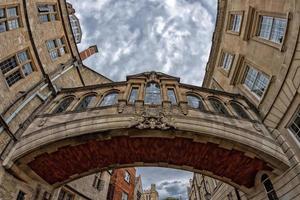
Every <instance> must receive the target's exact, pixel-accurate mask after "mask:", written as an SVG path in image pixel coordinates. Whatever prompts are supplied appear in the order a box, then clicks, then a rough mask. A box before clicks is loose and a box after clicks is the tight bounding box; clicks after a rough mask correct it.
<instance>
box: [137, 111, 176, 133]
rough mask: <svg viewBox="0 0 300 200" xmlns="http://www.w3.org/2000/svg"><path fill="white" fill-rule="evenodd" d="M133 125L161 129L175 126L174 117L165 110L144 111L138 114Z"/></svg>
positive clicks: (141, 127) (140, 127)
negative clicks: (164, 111) (156, 111)
mask: <svg viewBox="0 0 300 200" xmlns="http://www.w3.org/2000/svg"><path fill="white" fill-rule="evenodd" d="M134 121H135V122H134V123H133V125H132V127H136V128H138V129H161V130H168V129H170V128H174V125H173V123H172V119H171V118H170V117H168V116H166V115H165V114H164V113H163V112H158V113H155V112H143V113H142V114H141V115H137V116H136V117H135V119H134Z"/></svg>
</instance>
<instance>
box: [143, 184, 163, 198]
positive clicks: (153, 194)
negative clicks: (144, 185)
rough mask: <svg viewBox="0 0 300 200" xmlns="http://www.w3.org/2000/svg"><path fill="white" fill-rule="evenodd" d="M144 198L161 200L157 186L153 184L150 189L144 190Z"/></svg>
mask: <svg viewBox="0 0 300 200" xmlns="http://www.w3.org/2000/svg"><path fill="white" fill-rule="evenodd" d="M142 196H143V199H144V200H159V195H158V192H157V190H156V185H155V184H151V187H150V189H148V190H144V192H143V195H142Z"/></svg>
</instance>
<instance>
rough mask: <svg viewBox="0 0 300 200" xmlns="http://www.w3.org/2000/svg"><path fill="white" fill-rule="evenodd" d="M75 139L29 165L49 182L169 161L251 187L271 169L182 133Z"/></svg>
mask: <svg viewBox="0 0 300 200" xmlns="http://www.w3.org/2000/svg"><path fill="white" fill-rule="evenodd" d="M141 131H143V130H141ZM76 140H78V141H80V143H79V144H77V145H74V144H72V145H70V144H69V145H65V146H62V147H60V148H58V149H56V150H55V151H51V153H43V154H40V155H38V156H36V157H35V158H34V159H33V160H31V161H30V162H29V163H27V165H28V166H29V167H30V168H31V169H32V170H33V171H34V172H35V173H36V174H37V175H39V176H40V177H41V178H42V179H44V180H45V181H46V182H48V183H49V184H58V183H62V182H65V181H66V180H69V179H71V177H73V178H74V177H76V176H78V177H80V174H84V173H86V172H88V171H93V170H97V169H99V170H100V169H104V168H107V167H111V166H118V165H127V164H133V165H134V164H136V165H139V166H141V165H143V164H145V165H147V164H155V163H166V164H169V165H171V166H186V167H187V168H190V169H193V170H195V171H207V172H209V173H212V174H213V175H215V176H216V177H225V178H226V180H228V181H227V182H232V183H234V184H236V185H239V186H244V187H246V188H252V187H253V186H254V184H255V177H256V174H257V172H259V171H261V170H268V171H271V170H272V168H271V167H269V166H268V165H267V163H266V162H265V161H263V160H260V159H258V158H250V157H248V156H246V155H245V154H244V152H241V151H238V150H234V149H231V150H229V149H225V148H222V147H220V146H218V145H217V144H213V143H200V142H195V141H193V140H192V139H188V138H183V137H175V138H164V137H151V136H148V137H145V136H143V137H132V136H116V137H111V138H109V139H105V140H103V139H99V138H98V139H97V137H94V138H93V137H89V139H83V138H77V139H76ZM83 140H84V142H83ZM193 170H192V171H193Z"/></svg>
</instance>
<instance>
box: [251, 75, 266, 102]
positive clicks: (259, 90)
mask: <svg viewBox="0 0 300 200" xmlns="http://www.w3.org/2000/svg"><path fill="white" fill-rule="evenodd" d="M268 83H269V78H268V77H267V76H265V75H264V74H261V73H259V74H258V75H257V78H256V81H255V83H254V86H253V89H252V91H253V92H254V93H255V94H257V96H260V97H261V96H262V95H263V93H264V91H265V89H266V88H267V86H268Z"/></svg>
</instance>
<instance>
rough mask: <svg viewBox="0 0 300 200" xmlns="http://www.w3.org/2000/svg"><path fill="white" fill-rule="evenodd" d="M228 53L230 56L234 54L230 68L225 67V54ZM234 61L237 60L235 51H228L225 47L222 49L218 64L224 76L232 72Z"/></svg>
mask: <svg viewBox="0 0 300 200" xmlns="http://www.w3.org/2000/svg"><path fill="white" fill-rule="evenodd" d="M226 54H227V55H229V56H232V59H231V63H230V65H229V67H228V69H227V68H225V67H224V66H223V63H224V58H225V55H226ZM234 61H235V54H234V53H233V52H231V51H228V50H225V49H222V50H221V53H220V57H219V64H218V66H219V70H220V72H221V73H222V74H223V75H224V76H226V77H229V74H230V72H231V69H232V66H233V63H234Z"/></svg>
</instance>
